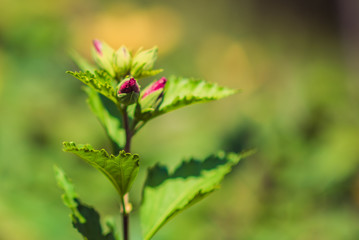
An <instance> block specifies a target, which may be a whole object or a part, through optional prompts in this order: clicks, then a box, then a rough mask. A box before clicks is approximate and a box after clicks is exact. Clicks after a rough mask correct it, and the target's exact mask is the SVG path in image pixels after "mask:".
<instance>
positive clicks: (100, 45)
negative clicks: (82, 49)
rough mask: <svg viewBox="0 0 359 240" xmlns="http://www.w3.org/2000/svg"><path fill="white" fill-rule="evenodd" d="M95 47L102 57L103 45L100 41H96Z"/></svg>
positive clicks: (94, 42)
mask: <svg viewBox="0 0 359 240" xmlns="http://www.w3.org/2000/svg"><path fill="white" fill-rule="evenodd" d="M93 46H94V47H95V49H96V52H97V53H98V54H100V55H101V56H102V43H101V42H100V40H97V39H94V40H93Z"/></svg>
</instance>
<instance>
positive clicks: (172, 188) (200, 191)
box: [140, 152, 251, 240]
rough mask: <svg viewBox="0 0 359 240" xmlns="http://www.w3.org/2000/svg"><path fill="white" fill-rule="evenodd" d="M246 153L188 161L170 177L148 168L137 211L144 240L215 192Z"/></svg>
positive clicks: (158, 169) (157, 169)
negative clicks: (178, 214) (139, 208)
mask: <svg viewBox="0 0 359 240" xmlns="http://www.w3.org/2000/svg"><path fill="white" fill-rule="evenodd" d="M249 154H251V153H250V152H247V153H243V154H234V153H231V154H227V155H225V154H224V153H220V154H218V155H213V156H210V157H208V158H207V159H205V160H204V161H203V162H202V161H198V160H191V161H189V162H184V163H182V165H181V166H180V167H178V168H177V169H176V170H175V171H174V172H173V173H172V174H169V173H168V170H167V169H166V168H165V167H161V166H158V165H156V166H154V167H153V168H151V169H149V171H148V175H147V179H146V182H145V186H144V189H143V199H142V201H143V202H142V205H141V212H140V214H141V224H142V232H143V237H144V239H145V240H147V239H151V237H152V236H153V235H154V234H155V233H156V232H157V231H158V230H159V229H160V228H161V227H162V226H163V225H164V224H165V223H166V222H167V221H168V220H169V219H170V218H172V217H173V216H174V215H176V214H177V213H179V212H181V211H182V210H184V209H185V208H187V207H189V206H191V205H192V204H194V203H196V202H197V201H199V200H201V199H203V198H204V197H205V196H207V195H208V194H209V193H211V192H213V191H214V190H215V189H217V188H218V186H219V183H220V182H221V180H222V179H223V177H224V176H225V175H226V174H228V173H229V172H230V171H231V169H232V167H233V166H234V165H235V164H237V163H238V162H239V160H241V159H242V158H244V157H246V156H248V155H249Z"/></svg>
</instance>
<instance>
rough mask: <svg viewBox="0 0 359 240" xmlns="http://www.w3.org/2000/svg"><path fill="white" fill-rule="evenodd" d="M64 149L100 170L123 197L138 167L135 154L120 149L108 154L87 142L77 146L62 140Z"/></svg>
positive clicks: (137, 159)
mask: <svg viewBox="0 0 359 240" xmlns="http://www.w3.org/2000/svg"><path fill="white" fill-rule="evenodd" d="M63 144H64V151H65V152H72V153H74V154H76V155H77V156H79V157H81V158H82V159H84V160H85V161H86V162H87V163H89V164H90V165H92V166H93V167H95V168H96V169H98V170H100V171H101V172H102V173H103V174H105V176H106V177H107V178H108V179H109V180H110V181H111V182H112V184H113V185H114V186H115V188H116V190H117V191H118V193H119V194H120V195H121V197H123V195H125V194H126V193H127V192H128V191H129V190H130V188H131V186H132V183H133V181H134V180H135V178H136V176H137V173H138V169H139V156H138V155H137V154H131V153H126V152H125V151H120V152H119V154H118V155H117V156H114V155H112V154H111V155H109V154H108V153H107V152H106V150H105V149H101V150H94V149H93V147H92V146H91V145H89V144H86V145H79V146H77V145H76V144H75V143H73V142H70V143H68V142H64V143H63Z"/></svg>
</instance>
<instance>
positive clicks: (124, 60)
mask: <svg viewBox="0 0 359 240" xmlns="http://www.w3.org/2000/svg"><path fill="white" fill-rule="evenodd" d="M92 54H93V57H94V59H95V61H96V63H97V65H98V66H99V67H100V68H102V69H103V70H105V71H107V72H108V73H109V74H110V75H111V76H112V77H114V78H116V79H118V80H121V79H124V78H125V77H127V76H132V77H134V78H141V77H147V76H153V75H155V74H157V73H159V72H161V70H153V66H154V63H155V61H156V60H157V47H154V48H151V49H148V50H141V49H140V50H139V51H137V53H136V54H135V55H134V56H132V54H131V52H130V51H129V50H128V49H127V48H126V47H125V46H121V47H120V48H119V49H118V50H117V51H115V50H114V49H112V48H111V47H110V46H109V45H107V44H106V43H105V42H101V41H99V40H97V39H96V40H93V49H92Z"/></svg>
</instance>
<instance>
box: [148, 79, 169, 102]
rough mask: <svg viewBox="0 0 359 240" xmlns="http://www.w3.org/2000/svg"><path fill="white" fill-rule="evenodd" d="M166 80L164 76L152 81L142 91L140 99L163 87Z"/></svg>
mask: <svg viewBox="0 0 359 240" xmlns="http://www.w3.org/2000/svg"><path fill="white" fill-rule="evenodd" d="M166 82H167V79H166V78H165V77H163V78H161V79H160V80H158V81H156V82H154V83H153V84H152V85H150V86H149V87H148V88H147V89H146V91H145V92H144V93H143V95H142V99H143V98H145V97H146V96H147V95H149V94H151V93H153V92H155V91H158V90H161V89H163V88H164V87H165V85H166Z"/></svg>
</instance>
